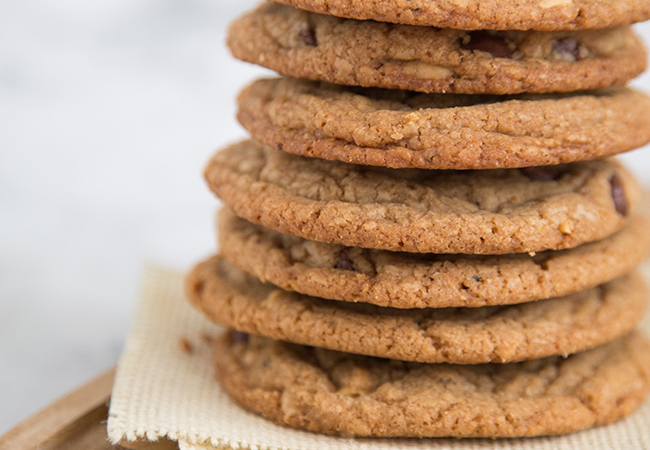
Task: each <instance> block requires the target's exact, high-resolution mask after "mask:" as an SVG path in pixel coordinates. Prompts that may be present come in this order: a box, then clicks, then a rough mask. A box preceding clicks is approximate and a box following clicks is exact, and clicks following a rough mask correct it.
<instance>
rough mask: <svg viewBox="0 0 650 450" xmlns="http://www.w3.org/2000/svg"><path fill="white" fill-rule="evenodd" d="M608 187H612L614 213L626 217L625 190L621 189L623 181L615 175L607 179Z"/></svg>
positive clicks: (627, 208) (627, 210) (627, 207)
mask: <svg viewBox="0 0 650 450" xmlns="http://www.w3.org/2000/svg"><path fill="white" fill-rule="evenodd" d="M609 185H610V186H611V187H612V200H614V207H615V208H616V212H617V213H619V214H620V215H621V216H627V214H628V212H629V205H628V203H627V197H626V196H625V189H623V180H621V177H619V176H618V174H616V173H615V174H614V175H612V177H611V178H610V179H609Z"/></svg>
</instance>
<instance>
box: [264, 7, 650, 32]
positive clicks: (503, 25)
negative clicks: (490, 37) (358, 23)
mask: <svg viewBox="0 0 650 450" xmlns="http://www.w3.org/2000/svg"><path fill="white" fill-rule="evenodd" d="M274 1H276V2H279V3H284V4H285V5H292V6H295V7H298V8H302V9H307V10H310V11H314V12H317V13H322V14H329V15H333V16H339V17H347V18H350V19H359V20H366V19H372V20H376V21H379V22H395V23H403V24H408V25H421V26H430V27H437V28H456V29H459V30H546V31H550V30H578V29H589V28H611V27H615V26H619V25H628V24H630V23H634V22H641V21H643V20H647V19H649V18H650V5H649V4H648V3H647V2H644V1H641V0H606V1H603V0H541V1H539V0H524V1H521V0H505V1H504V0H487V1H486V0H481V2H466V1H459V0H433V1H432V0H406V1H405V0H388V1H386V0H384V1H381V2H378V1H369V0H355V1H350V0H274Z"/></svg>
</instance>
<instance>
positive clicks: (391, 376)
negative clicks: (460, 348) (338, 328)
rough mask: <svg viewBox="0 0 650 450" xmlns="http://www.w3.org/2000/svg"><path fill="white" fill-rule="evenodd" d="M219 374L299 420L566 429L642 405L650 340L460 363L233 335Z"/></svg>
mask: <svg viewBox="0 0 650 450" xmlns="http://www.w3.org/2000/svg"><path fill="white" fill-rule="evenodd" d="M214 351H215V353H214V356H215V366H216V372H217V378H218V379H219V381H220V383H221V384H222V386H223V387H224V389H225V390H226V391H227V392H228V393H229V394H230V395H231V397H233V399H235V400H236V401H237V402H238V403H240V404H241V405H242V406H244V407H245V408H247V409H249V410H251V411H254V412H256V413H259V414H261V415H263V416H265V417H266V418H268V419H270V420H272V421H274V422H276V423H279V424H283V425H288V426H290V427H294V428H299V429H305V430H309V431H315V432H319V433H326V434H332V435H341V436H358V437H442V436H453V437H488V438H496V437H523V436H540V435H557V434H565V433H570V432H574V431H578V430H582V429H585V428H589V427H592V426H595V425H601V424H606V423H609V422H612V421H614V420H617V419H619V418H621V417H624V416H626V415H628V414H630V413H631V412H632V411H634V410H635V409H636V408H637V407H638V406H639V405H640V404H641V403H642V402H643V400H644V398H645V396H646V395H647V393H648V389H649V387H650V344H649V343H648V342H647V341H646V340H645V339H644V338H643V337H641V336H640V335H639V334H636V333H634V334H631V335H629V336H627V337H625V338H622V339H619V340H617V341H614V342H612V343H610V344H607V345H604V346H601V347H598V348H596V349H593V350H589V351H587V352H584V353H578V354H575V355H572V356H570V357H568V358H566V359H564V358H561V357H549V358H544V359H540V360H534V361H528V362H524V363H513V364H505V365H496V364H485V365H477V366H458V365H451V364H420V363H407V362H402V361H394V360H386V359H379V358H372V357H365V356H358V355H351V354H347V353H341V352H335V351H331V350H323V349H317V348H313V347H305V346H300V345H295V344H287V343H282V342H278V341H273V340H270V339H266V338H261V337H255V336H249V335H247V334H244V333H239V332H229V333H226V334H224V335H223V336H221V337H220V338H218V339H217V340H216V341H215V349H214Z"/></svg>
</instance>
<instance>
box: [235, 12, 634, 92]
mask: <svg viewBox="0 0 650 450" xmlns="http://www.w3.org/2000/svg"><path fill="white" fill-rule="evenodd" d="M228 45H229V47H230V49H231V51H232V54H233V55H234V56H235V57H236V58H239V59H241V60H244V61H248V62H251V63H254V64H259V65H261V66H264V67H267V68H269V69H272V70H275V71H277V72H279V73H281V74H283V75H290V76H293V77H299V78H309V79H313V80H318V81H327V82H330V83H336V84H345V85H353V86H367V87H383V88H389V89H405V90H411V91H421V92H440V93H448V92H453V93H459V94H461V93H462V94H487V93H490V94H515V93H520V92H536V93H542V92H567V91H576V90H583V89H596V88H601V87H606V86H611V85H621V84H624V83H626V82H627V81H628V80H630V79H632V78H634V77H635V76H637V75H639V74H640V73H641V72H643V70H644V68H645V66H646V53H645V50H644V47H643V44H642V43H641V41H640V40H639V39H638V38H637V37H636V35H635V34H634V33H633V31H632V29H631V28H630V27H629V26H628V27H618V28H609V29H606V30H587V31H551V32H544V31H498V32H488V31H460V30H452V29H440V28H433V27H414V26H409V25H394V24H388V23H380V22H373V21H356V20H349V19H348V20H346V19H341V18H338V17H333V16H326V15H320V14H315V13H310V12H306V11H303V10H299V9H296V8H292V7H290V6H284V5H278V4H274V3H265V4H263V5H262V6H260V7H259V8H258V9H257V10H255V11H253V12H251V13H248V14H246V15H244V16H243V17H241V18H240V19H238V20H237V21H235V22H234V23H233V24H232V26H231V28H230V33H229V37H228Z"/></svg>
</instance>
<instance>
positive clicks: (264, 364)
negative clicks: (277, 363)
mask: <svg viewBox="0 0 650 450" xmlns="http://www.w3.org/2000/svg"><path fill="white" fill-rule="evenodd" d="M269 364H271V358H266V359H265V360H264V361H262V365H263V366H264V367H269Z"/></svg>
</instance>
